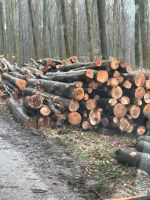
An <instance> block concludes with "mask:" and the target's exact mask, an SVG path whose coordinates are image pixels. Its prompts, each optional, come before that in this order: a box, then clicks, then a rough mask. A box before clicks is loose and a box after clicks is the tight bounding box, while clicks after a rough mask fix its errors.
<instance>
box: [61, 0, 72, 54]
mask: <svg viewBox="0 0 150 200" xmlns="http://www.w3.org/2000/svg"><path fill="white" fill-rule="evenodd" d="M60 4H61V15H62V23H63V34H64V40H65V52H66V57H70V56H71V52H70V45H69V38H68V31H67V30H68V27H67V17H66V10H65V0H61V1H60Z"/></svg>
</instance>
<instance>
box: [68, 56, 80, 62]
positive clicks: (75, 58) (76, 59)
mask: <svg viewBox="0 0 150 200" xmlns="http://www.w3.org/2000/svg"><path fill="white" fill-rule="evenodd" d="M69 60H70V61H71V62H72V63H76V62H78V57H77V56H71V57H70V58H69Z"/></svg>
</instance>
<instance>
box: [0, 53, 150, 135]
mask: <svg viewBox="0 0 150 200" xmlns="http://www.w3.org/2000/svg"><path fill="white" fill-rule="evenodd" d="M0 72H1V80H0V97H1V98H4V99H6V100H7V105H8V107H9V108H10V110H11V111H12V113H13V115H14V116H15V118H16V119H18V120H19V121H20V122H22V123H23V124H25V125H26V126H38V127H43V126H52V127H53V126H58V125H62V124H64V123H69V124H71V125H74V126H81V127H82V128H83V129H84V130H90V129H97V128H99V127H103V126H104V127H110V128H114V129H118V128H119V129H120V130H121V131H123V132H127V133H132V132H134V133H137V134H138V135H143V134H145V133H146V129H147V128H148V127H146V119H147V118H149V117H150V78H149V77H150V74H149V73H148V72H147V73H146V72H144V73H137V72H132V67H131V66H128V65H127V64H126V63H125V62H122V61H118V60H116V59H111V60H102V59H101V58H97V59H96V60H95V62H89V63H81V62H79V61H78V58H77V57H76V56H72V57H71V58H69V59H67V60H62V61H61V60H57V59H51V58H47V59H40V60H37V61H35V60H33V59H31V62H30V63H28V64H24V66H22V67H18V66H17V65H16V64H15V65H12V64H10V63H9V62H8V61H7V60H6V59H5V58H4V57H2V56H1V57H0Z"/></svg>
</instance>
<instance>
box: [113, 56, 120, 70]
mask: <svg viewBox="0 0 150 200" xmlns="http://www.w3.org/2000/svg"><path fill="white" fill-rule="evenodd" d="M111 68H112V69H114V70H116V69H118V68H119V61H118V60H116V59H113V60H112V61H111Z"/></svg>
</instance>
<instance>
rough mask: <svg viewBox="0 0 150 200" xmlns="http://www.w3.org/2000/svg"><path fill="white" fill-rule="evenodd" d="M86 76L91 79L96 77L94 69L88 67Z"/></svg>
mask: <svg viewBox="0 0 150 200" xmlns="http://www.w3.org/2000/svg"><path fill="white" fill-rule="evenodd" d="M86 77H87V78H89V79H93V78H94V71H93V69H87V70H86Z"/></svg>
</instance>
